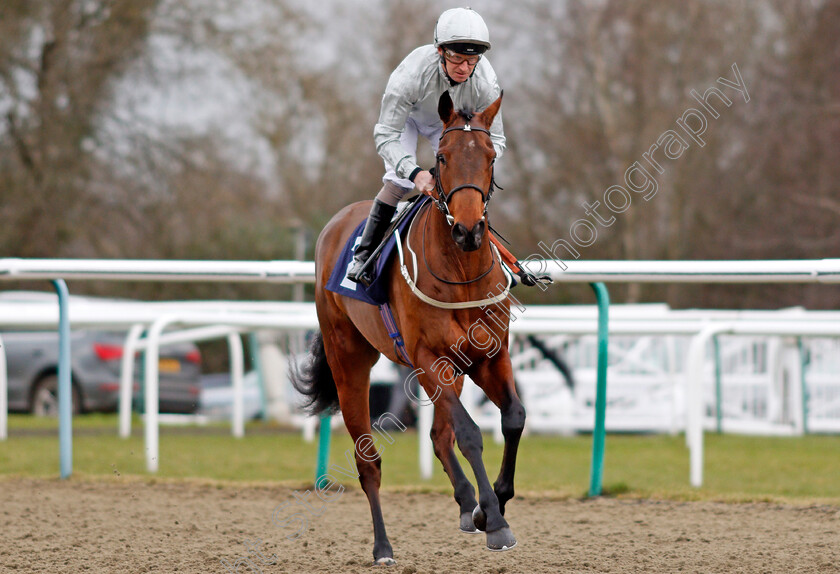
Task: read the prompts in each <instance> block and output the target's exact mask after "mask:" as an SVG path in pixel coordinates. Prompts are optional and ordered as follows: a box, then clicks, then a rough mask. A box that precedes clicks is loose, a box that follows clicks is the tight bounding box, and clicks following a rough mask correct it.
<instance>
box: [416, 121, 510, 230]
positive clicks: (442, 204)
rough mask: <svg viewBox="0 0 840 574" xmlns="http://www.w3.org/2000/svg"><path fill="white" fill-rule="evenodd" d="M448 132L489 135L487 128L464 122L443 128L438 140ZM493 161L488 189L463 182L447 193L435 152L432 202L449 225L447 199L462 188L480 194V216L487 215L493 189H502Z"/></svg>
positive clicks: (438, 155) (450, 223) (438, 156)
mask: <svg viewBox="0 0 840 574" xmlns="http://www.w3.org/2000/svg"><path fill="white" fill-rule="evenodd" d="M450 132H483V133H485V134H487V135H488V136H489V135H490V131H489V130H486V129H484V128H474V127H472V126H470V124H465V125H463V126H458V127H451V128H447V129H445V130H443V133H442V134H440V139H439V140H438V141H443V138H444V137H445V136H446V134H448V133H450ZM495 163H496V160H495V159H493V161H492V162H491V164H490V189H488V190H487V191H486V192H485V191H484V189H482V188H481V187H479V186H477V185H476V184H474V183H465V184H463V185H459V186H456V187H453V188H452V189H450V190H449V193H447V192H446V191H444V189H443V183H442V182H441V179H440V168H441V163H440V154H437V157H436V161H435V167H434V168H433V170H432V171H433V172H434V176H435V191H436V192H437V197H436V198H434V202H435V206H436V207H437V208H438V210H439V211H440V212H441V213H442V214H443V215H444V217H446V222H447V223H448V224H449V225H450V226H452V224H453V223H454V222H455V218H454V217H453V216H452V214H451V213H450V212H449V200H450V199H452V196H453V195H455V192H457V191H461V190H462V189H474V190H476V191H478V192H479V193H480V194H481V201H482V203H483V204H484V211H483V213H482V218H483V217H485V216H486V215H487V204H488V203H490V198H491V197H493V191H494V190H495V189H496V188H498V189H502V188H501V187H499V186H498V185H497V184H496V179H495V177H494V171H493V166H494V164H495Z"/></svg>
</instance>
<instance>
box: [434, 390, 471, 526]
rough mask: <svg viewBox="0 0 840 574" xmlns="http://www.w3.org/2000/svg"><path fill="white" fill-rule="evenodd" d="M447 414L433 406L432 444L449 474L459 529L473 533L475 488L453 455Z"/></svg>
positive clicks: (452, 438) (452, 443)
mask: <svg viewBox="0 0 840 574" xmlns="http://www.w3.org/2000/svg"><path fill="white" fill-rule="evenodd" d="M462 384H463V377H462V378H461V380H460V382H459V383H457V385H458V386H460V385H462ZM456 393H457V389H456ZM458 394H460V393H458ZM448 415H449V412H448V410H446V409H445V408H444V407H443V406H440V407H437V408H435V418H434V423H433V424H432V432H431V437H432V444H433V445H434V448H435V455H437V457H438V459H440V462H441V465H443V470H444V471H445V472H446V474H447V476H449V481H450V482H451V483H452V487H453V489H454V494H455V501H456V502H457V503H458V507H459V508H460V520H461V524H460V528H461V531H462V532H467V533H470V534H474V533H477V532H478V530H476V528H475V525H474V524H473V519H472V513H473V510H474V509H475V506H476V504H477V502H476V500H475V488H473V485H472V484H470V481H469V479H468V478H467V477H466V475H465V474H464V471H463V469H462V468H461V464H460V463H459V462H458V457H457V456H455V449H454V446H455V432H454V431H453V430H452V425H451V424H450V422H449V420H450V417H449V416H448Z"/></svg>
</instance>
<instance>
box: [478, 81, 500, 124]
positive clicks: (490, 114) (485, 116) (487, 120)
mask: <svg viewBox="0 0 840 574" xmlns="http://www.w3.org/2000/svg"><path fill="white" fill-rule="evenodd" d="M504 95H505V91H504V90H502V91H501V93H500V94H499V97H498V98H497V99H496V101H495V102H493V103H492V104H490V105H489V106H487V108H486V109H485V110H484V111H483V112H481V119H482V120H483V121H484V125H485V126H487V127H488V128H489V127H490V126H491V125H493V119H494V118H495V117H496V114H498V113H499V108H501V107H502V96H504Z"/></svg>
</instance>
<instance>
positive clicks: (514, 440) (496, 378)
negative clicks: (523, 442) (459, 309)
mask: <svg viewBox="0 0 840 574" xmlns="http://www.w3.org/2000/svg"><path fill="white" fill-rule="evenodd" d="M475 380H476V381H477V382H478V383H479V385H480V386H481V388H482V390H483V391H484V393H485V394H486V395H487V397H488V398H489V399H490V400H491V401H493V403H494V404H495V405H496V406H497V407H499V410H500V411H501V413H502V435H503V436H504V437H505V451H504V455H503V457H502V467H501V469H500V470H499V477H498V478H497V479H496V482H495V483H494V484H493V490H494V491H495V493H496V496H497V497H498V499H499V510H500V511H501V513H502V515H504V514H505V503H507V501H508V500H510V499H511V498H513V475H514V473H515V471H516V454H517V451H518V450H519V439H520V438H521V436H522V431H523V430H524V428H525V408H524V407H523V406H522V402H521V401H520V400H519V397H518V396H517V394H516V386H515V382H514V379H513V369H512V367H511V364H510V356H509V355H508V351H507V349H502V350H501V351H500V352H499V354H498V355H497V356H495V357H493V359H492V360H490V361H487V362H486V363H485V364H484V365H481V366H480V367H479V368H478V369H477V370H476V372H475Z"/></svg>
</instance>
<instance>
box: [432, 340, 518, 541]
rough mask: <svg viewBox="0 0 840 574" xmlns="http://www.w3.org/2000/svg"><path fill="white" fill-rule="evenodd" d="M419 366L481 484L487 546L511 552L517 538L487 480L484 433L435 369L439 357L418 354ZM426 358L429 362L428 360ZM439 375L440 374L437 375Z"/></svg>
mask: <svg viewBox="0 0 840 574" xmlns="http://www.w3.org/2000/svg"><path fill="white" fill-rule="evenodd" d="M417 359H418V361H417V362H418V364H419V366H420V367H421V368H422V369H423V372H424V374H423V375H422V376H420V377H419V380H420V384H422V385H423V388H424V389H425V391H426V393H427V394H428V395H429V397H430V398H431V399H432V400H434V402H435V409H436V410H437V409H442V410H443V413H444V415H445V416H446V417H447V418H448V419H449V423H450V424H451V425H452V429H453V430H454V431H455V440H456V441H457V442H458V448H459V449H460V450H461V453H462V454H463V455H464V458H466V459H467V462H469V464H470V466H471V467H472V470H473V474H474V475H475V480H476V484H477V485H478V505H479V507H480V510H481V512H482V513H483V515H484V517H486V522H485V524H484V526H485V530H486V534H487V547H488V548H489V549H490V550H507V549H509V548H513V546H515V545H516V538H515V537H514V535H513V532H511V530H510V526H509V525H508V523H507V521H506V520H505V517H504V516H502V513H501V510H500V508H499V499H498V498H497V497H496V493H495V492H494V490H493V488H492V487H491V486H490V480H489V479H488V478H487V471H486V470H485V468H484V461H483V460H482V459H481V454H482V451H483V450H484V444H483V441H482V438H481V430H480V429H479V428H478V425H477V424H475V422H474V421H473V420H472V419H471V418H470V415H469V414H468V413H467V411H466V409H465V408H464V405H462V404H461V401H460V400H459V399H458V394H457V393H456V392H455V389H454V388H453V387H454V386H453V385H452V384H446V383H447V378H446V376H441V375H443V371H442V369H440V368H437V369H433V368H432V365H433V364H434V363H435V357H434V355H433V354H432V353H431V352H426V353H422V352H421V353H418V357H417ZM424 359H425V360H424ZM435 373H437V375H436V374H435Z"/></svg>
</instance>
